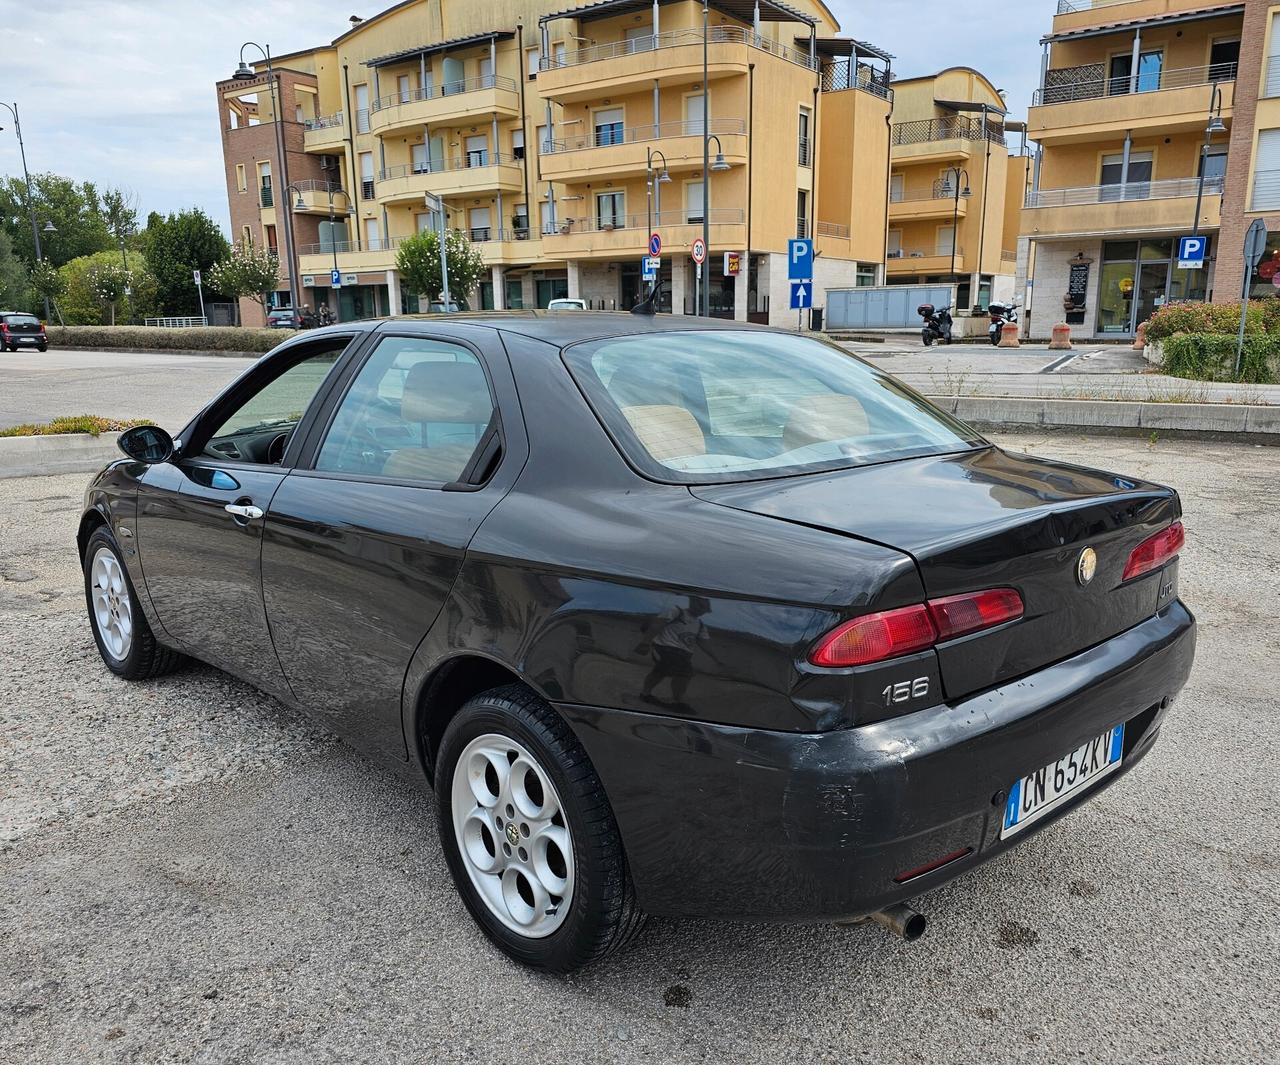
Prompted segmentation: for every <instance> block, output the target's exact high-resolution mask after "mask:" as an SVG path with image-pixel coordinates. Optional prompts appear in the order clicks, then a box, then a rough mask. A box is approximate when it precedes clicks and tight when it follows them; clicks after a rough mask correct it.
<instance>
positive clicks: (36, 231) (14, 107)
mask: <svg viewBox="0 0 1280 1065" xmlns="http://www.w3.org/2000/svg"><path fill="white" fill-rule="evenodd" d="M0 107H3V108H4V109H5V110H6V111H8V112H9V114H11V115H13V132H14V134H15V135H16V136H17V138H18V155H19V156H20V157H21V158H22V181H23V184H24V185H25V186H26V189H27V214H28V215H29V216H30V218H31V239H32V240H34V241H35V251H36V262H37V263H39V262H41V261H42V260H43V259H44V251H43V249H41V247H40V227H39V226H38V225H37V224H36V205H35V201H34V200H33V199H32V198H31V175H30V173H28V172H27V146H26V145H25V144H24V143H23V142H22V121H21V119H19V118H18V102H17V101H16V100H15V101H14V102H13V103H12V104H6V103H0ZM3 128H4V127H3V126H0V129H3ZM44 320H45V321H46V322H47V321H48V320H49V297H48V296H45V298H44Z"/></svg>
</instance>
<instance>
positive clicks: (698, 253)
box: [691, 237, 707, 266]
mask: <svg viewBox="0 0 1280 1065" xmlns="http://www.w3.org/2000/svg"><path fill="white" fill-rule="evenodd" d="M691 253H692V255H693V261H694V262H695V263H697V264H698V265H699V266H701V265H702V264H703V263H705V262H706V261H707V242H706V241H705V240H703V239H702V238H701V237H698V238H697V239H696V240H694V242H693V248H692V249H691Z"/></svg>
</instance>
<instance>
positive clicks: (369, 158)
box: [360, 152, 373, 200]
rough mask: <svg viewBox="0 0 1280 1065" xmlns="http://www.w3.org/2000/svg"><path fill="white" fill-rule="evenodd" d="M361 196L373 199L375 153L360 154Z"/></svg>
mask: <svg viewBox="0 0 1280 1065" xmlns="http://www.w3.org/2000/svg"><path fill="white" fill-rule="evenodd" d="M360 196H361V198H362V199H366V200H372V199H373V152H361V153H360Z"/></svg>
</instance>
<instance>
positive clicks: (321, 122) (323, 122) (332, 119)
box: [302, 111, 342, 129]
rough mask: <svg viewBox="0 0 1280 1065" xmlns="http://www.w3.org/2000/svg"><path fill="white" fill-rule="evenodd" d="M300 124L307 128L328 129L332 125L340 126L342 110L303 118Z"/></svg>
mask: <svg viewBox="0 0 1280 1065" xmlns="http://www.w3.org/2000/svg"><path fill="white" fill-rule="evenodd" d="M302 124H303V126H304V127H306V128H307V129H330V128H331V127H333V126H341V125H342V112H341V111H339V112H338V113H337V114H334V115H321V116H318V117H316V118H308V119H305V120H304V121H303V123H302Z"/></svg>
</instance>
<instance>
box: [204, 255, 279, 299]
mask: <svg viewBox="0 0 1280 1065" xmlns="http://www.w3.org/2000/svg"><path fill="white" fill-rule="evenodd" d="M279 283H280V259H279V257H278V256H277V255H276V253H275V252H273V251H271V250H270V249H267V248H263V249H262V250H261V251H259V250H258V249H257V248H255V247H254V246H253V245H252V244H237V245H236V246H235V247H234V248H232V249H231V257H230V258H228V259H223V260H222V262H220V263H216V264H215V265H214V266H213V267H212V268H210V270H209V287H210V288H212V289H213V290H214V291H215V292H220V293H221V294H222V295H224V296H230V297H231V298H232V299H241V298H243V297H248V298H249V299H251V300H253V302H254V303H256V304H258V306H260V307H261V308H262V310H263V313H266V309H267V300H268V298H269V296H270V294H271V293H272V292H274V291H275V289H276V285H278V284H279Z"/></svg>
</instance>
